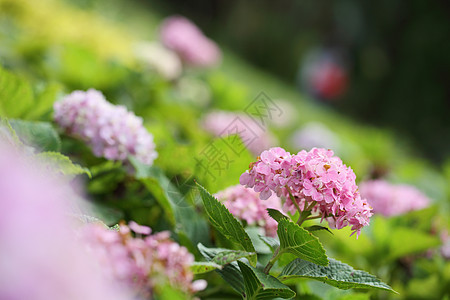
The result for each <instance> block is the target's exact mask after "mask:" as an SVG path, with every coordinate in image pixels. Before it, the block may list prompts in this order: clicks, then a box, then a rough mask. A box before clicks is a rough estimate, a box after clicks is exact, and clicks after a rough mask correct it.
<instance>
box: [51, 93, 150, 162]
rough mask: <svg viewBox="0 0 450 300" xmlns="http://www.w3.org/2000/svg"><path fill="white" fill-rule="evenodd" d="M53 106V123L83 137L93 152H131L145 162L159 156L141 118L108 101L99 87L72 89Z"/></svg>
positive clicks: (117, 155) (118, 156)
mask: <svg viewBox="0 0 450 300" xmlns="http://www.w3.org/2000/svg"><path fill="white" fill-rule="evenodd" d="M54 110H55V112H54V119H55V121H56V123H58V125H59V126H60V127H61V128H62V129H64V130H65V131H66V132H67V133H68V134H69V135H73V136H75V137H78V138H80V139H82V140H83V141H85V142H86V143H87V144H88V145H89V146H90V147H91V148H92V151H93V152H94V154H95V155H96V156H99V157H100V156H103V157H105V158H107V159H111V160H121V161H127V159H128V156H129V155H132V156H134V157H136V159H137V160H139V161H140V162H142V163H143V164H146V165H151V164H152V163H153V160H154V159H155V158H156V157H157V156H158V154H157V153H156V151H155V144H154V143H153V136H152V135H151V134H150V133H149V132H148V131H147V129H145V127H144V126H143V123H142V118H140V117H137V116H136V115H135V114H134V113H132V112H129V111H127V109H126V108H125V107H124V106H115V105H113V104H111V103H109V102H108V101H107V100H106V99H105V97H104V96H103V95H102V93H101V92H99V91H96V90H94V89H90V90H88V91H87V92H84V91H74V92H73V93H71V94H70V95H68V96H66V97H65V98H64V99H62V100H60V101H57V102H55V104H54Z"/></svg>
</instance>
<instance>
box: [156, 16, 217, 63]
mask: <svg viewBox="0 0 450 300" xmlns="http://www.w3.org/2000/svg"><path fill="white" fill-rule="evenodd" d="M160 36H161V41H162V43H163V44H164V45H165V46H166V47H167V48H169V49H171V50H173V51H175V52H176V53H178V55H179V56H180V57H181V58H182V59H183V60H184V61H185V62H186V63H188V64H191V65H193V66H198V67H210V66H214V65H217V64H219V62H220V60H221V58H222V54H221V52H220V49H219V47H217V45H216V44H215V43H214V42H213V41H211V40H210V39H208V38H207V37H206V36H205V35H204V34H203V33H202V32H201V31H200V29H198V27H197V26H195V24H194V23H192V22H191V21H189V20H188V19H186V18H184V17H181V16H172V17H169V18H167V19H165V20H164V21H163V23H162V25H161V31H160Z"/></svg>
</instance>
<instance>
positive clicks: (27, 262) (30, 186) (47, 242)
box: [0, 144, 131, 300]
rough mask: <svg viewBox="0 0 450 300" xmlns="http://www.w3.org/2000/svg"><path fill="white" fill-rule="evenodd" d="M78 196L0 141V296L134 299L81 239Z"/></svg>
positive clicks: (45, 299) (19, 298) (44, 299)
mask: <svg viewBox="0 0 450 300" xmlns="http://www.w3.org/2000/svg"><path fill="white" fill-rule="evenodd" d="M15 151H17V149H16V150H15ZM75 199H76V198H75V196H74V195H73V194H72V191H71V190H70V188H69V185H68V184H67V183H66V182H63V181H60V180H56V179H55V176H54V174H49V173H47V172H46V171H45V170H43V169H41V168H40V167H39V165H37V164H36V163H35V162H31V161H30V158H27V159H25V158H23V157H21V156H19V154H17V153H15V152H13V150H11V149H9V148H6V146H5V145H2V144H0V210H1V211H2V217H1V218H0V299H5V300H6V299H14V300H22V299H23V300H28V299H33V300H48V299H73V300H76V299H87V300H88V299H92V300H98V299H117V300H119V299H120V300H122V299H131V298H130V295H131V294H130V293H128V292H127V290H125V289H122V288H120V287H118V286H117V285H116V283H115V282H113V281H110V280H108V279H107V278H106V277H105V276H104V273H103V271H102V270H101V269H100V268H99V267H98V266H97V265H96V263H95V259H94V258H93V257H92V256H91V255H90V254H89V253H88V252H87V251H86V248H85V246H84V245H83V244H81V243H79V242H78V241H77V239H76V230H75V228H74V225H76V224H75V220H76V218H74V217H72V216H70V215H71V214H73V213H74V209H73V208H74V207H78V206H79V203H78V204H77V202H75Z"/></svg>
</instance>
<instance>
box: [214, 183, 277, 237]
mask: <svg viewBox="0 0 450 300" xmlns="http://www.w3.org/2000/svg"><path fill="white" fill-rule="evenodd" d="M214 196H215V197H216V198H217V199H218V200H219V201H221V202H223V204H224V205H225V206H226V208H228V210H229V211H230V212H231V213H232V214H233V215H234V216H235V217H236V218H238V219H240V220H244V221H246V222H247V224H248V225H256V226H261V227H263V228H264V230H265V233H266V235H267V236H272V237H274V236H276V233H277V228H278V223H277V222H276V221H275V220H274V219H272V218H271V217H270V216H269V214H268V213H267V208H273V209H277V210H281V200H280V198H278V197H277V196H276V195H272V196H271V197H269V198H268V199H267V200H265V201H261V199H259V193H257V192H255V191H253V190H252V189H248V188H245V187H243V186H242V185H235V186H231V187H229V188H227V189H225V190H223V191H220V192H218V193H217V194H215V195H214Z"/></svg>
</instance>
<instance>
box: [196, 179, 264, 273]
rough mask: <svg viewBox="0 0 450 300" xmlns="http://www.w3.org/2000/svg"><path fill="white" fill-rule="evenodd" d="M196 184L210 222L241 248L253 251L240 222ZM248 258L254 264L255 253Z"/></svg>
mask: <svg viewBox="0 0 450 300" xmlns="http://www.w3.org/2000/svg"><path fill="white" fill-rule="evenodd" d="M197 185H198V187H199V190H200V195H201V197H202V200H203V204H204V206H205V210H206V213H207V214H208V217H209V220H210V222H211V224H212V225H213V226H214V227H215V228H216V229H217V230H218V231H219V232H220V233H221V234H223V235H224V236H225V237H226V238H228V239H230V240H231V241H232V242H234V243H236V244H237V245H238V246H239V247H240V248H241V249H242V250H245V251H247V252H252V253H255V252H256V251H255V248H254V247H253V244H252V241H251V239H250V237H249V236H248V234H247V233H246V232H245V230H244V227H242V225H241V223H239V221H238V220H236V218H235V217H233V215H232V214H231V213H230V212H229V211H228V209H227V208H226V207H225V206H224V205H223V204H222V203H220V202H219V200H217V199H216V198H214V197H213V196H212V195H211V194H210V193H208V191H206V190H205V188H204V187H202V186H201V185H200V184H198V183H197ZM248 258H249V261H250V263H251V264H252V265H253V266H256V260H257V258H256V254H252V255H250V256H249V257H248Z"/></svg>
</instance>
